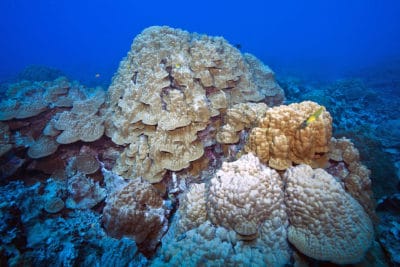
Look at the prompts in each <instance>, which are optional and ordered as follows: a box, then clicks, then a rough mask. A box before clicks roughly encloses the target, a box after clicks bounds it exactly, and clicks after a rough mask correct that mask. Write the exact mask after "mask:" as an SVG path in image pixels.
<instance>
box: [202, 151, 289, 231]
mask: <svg viewBox="0 0 400 267" xmlns="http://www.w3.org/2000/svg"><path fill="white" fill-rule="evenodd" d="M282 187H283V185H282V182H281V181H280V177H279V174H278V173H277V172H276V171H275V170H273V169H270V168H268V167H265V166H264V165H262V164H260V161H259V160H258V158H256V157H255V156H254V155H252V154H247V155H244V156H242V157H241V158H240V159H239V160H237V161H235V162H231V163H226V162H225V163H223V165H222V168H221V169H220V170H219V171H217V173H216V174H215V176H214V177H213V178H212V179H211V181H210V189H209V195H208V202H207V208H208V215H209V217H210V220H211V221H212V222H213V223H214V224H216V225H221V226H224V227H226V228H228V229H233V230H234V231H235V232H236V233H237V234H238V235H240V236H241V237H242V238H246V239H254V238H255V237H257V235H258V228H259V227H260V225H261V224H262V223H263V222H264V221H265V220H267V219H272V217H273V216H272V213H273V212H274V211H275V210H278V211H279V210H281V211H282V216H283V217H286V215H285V212H284V204H283V191H282Z"/></svg>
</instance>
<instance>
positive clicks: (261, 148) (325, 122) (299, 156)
mask: <svg viewBox="0 0 400 267" xmlns="http://www.w3.org/2000/svg"><path fill="white" fill-rule="evenodd" d="M320 108H322V114H320V116H318V117H317V118H316V119H315V121H313V122H311V123H309V124H308V123H307V124H305V122H306V121H308V120H309V118H310V117H311V116H313V114H314V113H316V111H318V110H319V109H320ZM331 135H332V118H331V116H330V115H329V113H328V112H327V111H326V110H325V108H323V107H321V106H319V105H318V104H317V103H314V102H311V101H304V102H301V103H294V104H290V105H288V106H284V105H282V106H279V107H274V108H271V109H268V110H267V112H266V116H265V118H264V119H262V120H261V121H260V124H259V125H258V127H255V128H253V129H252V131H251V133H250V137H249V141H248V144H247V145H246V151H248V152H253V153H255V154H256V155H257V157H259V158H260V160H261V162H263V163H266V164H268V166H270V167H271V168H274V169H277V170H285V169H287V168H289V167H290V166H292V164H293V163H294V164H300V163H304V164H308V165H310V166H312V167H324V166H325V165H326V163H327V161H328V157H327V152H328V150H329V141H330V138H331Z"/></svg>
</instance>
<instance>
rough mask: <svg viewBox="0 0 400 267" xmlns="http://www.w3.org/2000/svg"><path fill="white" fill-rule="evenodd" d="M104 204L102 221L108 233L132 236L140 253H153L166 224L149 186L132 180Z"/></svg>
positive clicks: (114, 235) (158, 202)
mask: <svg viewBox="0 0 400 267" xmlns="http://www.w3.org/2000/svg"><path fill="white" fill-rule="evenodd" d="M106 203H107V204H106V206H105V208H104V211H103V222H104V226H105V228H106V229H107V232H108V234H110V235H111V236H113V237H117V238H120V237H122V236H127V237H131V238H133V239H134V240H135V241H136V243H137V244H138V246H139V247H141V249H142V250H144V251H152V250H154V248H155V247H156V245H157V243H158V242H159V241H160V239H161V236H162V234H163V233H164V231H165V230H166V225H167V223H168V222H167V219H166V217H165V215H166V214H165V212H166V211H165V209H164V207H163V205H164V204H163V200H162V198H161V196H160V195H159V193H158V192H157V190H156V189H154V188H153V186H152V185H151V184H149V183H148V182H146V181H143V182H142V181H140V180H139V179H134V180H132V181H131V182H130V183H129V184H127V185H126V186H125V187H123V188H122V189H121V190H119V191H115V192H114V193H112V194H111V195H110V196H108V198H107V200H106Z"/></svg>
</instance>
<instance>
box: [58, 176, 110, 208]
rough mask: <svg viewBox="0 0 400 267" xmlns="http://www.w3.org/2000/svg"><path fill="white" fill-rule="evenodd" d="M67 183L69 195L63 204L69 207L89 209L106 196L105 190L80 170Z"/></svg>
mask: <svg viewBox="0 0 400 267" xmlns="http://www.w3.org/2000/svg"><path fill="white" fill-rule="evenodd" d="M67 184H68V187H67V188H68V193H69V197H68V198H67V200H66V202H65V204H66V206H67V208H69V209H91V208H93V207H94V206H96V205H97V204H99V203H100V202H101V201H102V200H104V199H105V197H106V190H105V189H104V188H101V187H100V185H99V183H98V182H94V181H93V180H92V179H91V178H88V177H86V176H85V175H84V174H83V173H81V172H78V173H77V174H75V175H74V176H72V177H71V178H69V179H68V182H67Z"/></svg>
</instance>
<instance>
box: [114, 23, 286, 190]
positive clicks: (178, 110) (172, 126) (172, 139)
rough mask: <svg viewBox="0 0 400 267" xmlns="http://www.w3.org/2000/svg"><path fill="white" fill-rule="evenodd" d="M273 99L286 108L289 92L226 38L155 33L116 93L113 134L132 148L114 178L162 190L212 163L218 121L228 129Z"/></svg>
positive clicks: (118, 80)
mask: <svg viewBox="0 0 400 267" xmlns="http://www.w3.org/2000/svg"><path fill="white" fill-rule="evenodd" d="M267 99H268V101H271V102H279V101H281V100H282V99H283V91H282V89H281V88H280V87H279V85H277V83H276V82H275V80H274V77H273V73H272V71H271V70H270V69H269V68H267V67H265V66H263V65H262V63H261V62H259V61H257V60H256V59H255V58H254V57H251V56H250V55H247V56H243V55H241V54H240V52H239V51H238V50H237V49H236V48H234V47H233V46H231V45H229V44H228V43H227V42H226V41H225V40H224V39H223V38H220V37H208V36H203V35H197V34H190V33H188V32H186V31H182V30H179V29H172V28H169V27H150V28H148V29H146V30H144V31H143V32H142V33H141V34H140V35H138V36H137V37H136V38H135V40H134V42H133V44H132V47H131V51H130V52H129V53H128V56H127V57H126V58H125V59H124V60H123V61H121V63H120V66H119V69H118V72H117V74H116V75H115V77H114V78H113V82H112V84H111V86H110V88H109V94H108V100H107V104H108V109H107V114H108V116H107V120H106V126H107V127H106V134H107V135H108V136H110V137H111V138H112V140H113V142H115V143H116V144H118V145H124V146H125V151H124V152H123V153H122V155H121V156H120V158H119V160H118V162H117V165H116V166H115V168H114V171H115V172H117V173H118V174H120V175H123V176H125V177H131V178H134V177H138V176H141V177H143V178H144V179H146V180H148V181H150V182H151V183H156V182H159V181H161V180H162V178H163V176H164V174H165V173H166V172H167V171H168V170H171V171H180V170H183V169H186V168H188V167H190V166H191V164H192V162H194V161H196V160H198V159H200V158H201V157H202V156H203V155H204V143H203V142H202V140H201V138H200V137H199V135H200V133H201V132H208V130H207V129H208V127H211V126H210V125H211V123H212V122H211V119H213V120H219V121H221V122H222V117H223V116H224V110H225V109H227V108H230V107H232V106H233V105H234V104H237V103H242V102H247V101H252V102H261V101H267ZM274 99H275V100H274ZM214 125H218V124H217V123H215V124H214Z"/></svg>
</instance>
